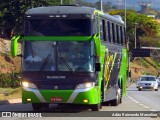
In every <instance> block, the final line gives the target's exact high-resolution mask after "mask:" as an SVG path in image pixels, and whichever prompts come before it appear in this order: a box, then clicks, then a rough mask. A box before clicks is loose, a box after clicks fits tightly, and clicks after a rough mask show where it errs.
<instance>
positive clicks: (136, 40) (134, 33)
mask: <svg viewBox="0 0 160 120" xmlns="http://www.w3.org/2000/svg"><path fill="white" fill-rule="evenodd" d="M134 25H135V30H134V31H135V33H134V35H135V38H134V39H135V42H134V43H135V49H136V48H137V25H138V23H135V24H134Z"/></svg>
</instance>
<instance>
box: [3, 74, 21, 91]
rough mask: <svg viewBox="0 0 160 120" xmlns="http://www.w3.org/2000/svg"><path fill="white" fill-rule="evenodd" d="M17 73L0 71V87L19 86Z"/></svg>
mask: <svg viewBox="0 0 160 120" xmlns="http://www.w3.org/2000/svg"><path fill="white" fill-rule="evenodd" d="M18 75H19V73H0V87H1V88H7V87H11V88H17V87H19V86H20V80H19V79H18Z"/></svg>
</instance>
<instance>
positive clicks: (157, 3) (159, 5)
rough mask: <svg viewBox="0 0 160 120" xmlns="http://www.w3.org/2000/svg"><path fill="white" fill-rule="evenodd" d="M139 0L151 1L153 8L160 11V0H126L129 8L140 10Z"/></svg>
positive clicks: (114, 1)
mask: <svg viewBox="0 0 160 120" xmlns="http://www.w3.org/2000/svg"><path fill="white" fill-rule="evenodd" d="M84 1H86V2H97V1H99V0H84ZM102 1H103V2H107V1H110V2H112V4H115V5H117V1H119V2H124V1H125V0H102ZM138 1H143V2H148V1H149V2H151V7H152V8H153V9H156V10H159V11H160V0H126V5H127V8H129V7H131V8H134V9H137V10H140V7H139V5H138Z"/></svg>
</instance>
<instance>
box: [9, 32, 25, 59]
mask: <svg viewBox="0 0 160 120" xmlns="http://www.w3.org/2000/svg"><path fill="white" fill-rule="evenodd" d="M21 37H22V35H16V36H14V37H13V38H12V39H11V55H12V56H13V57H16V56H17V51H18V40H19V39H20V38H21Z"/></svg>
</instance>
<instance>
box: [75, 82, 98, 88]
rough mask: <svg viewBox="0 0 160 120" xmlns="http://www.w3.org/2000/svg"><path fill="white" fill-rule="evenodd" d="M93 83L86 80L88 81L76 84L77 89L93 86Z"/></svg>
mask: <svg viewBox="0 0 160 120" xmlns="http://www.w3.org/2000/svg"><path fill="white" fill-rule="evenodd" d="M94 86H95V83H94V82H88V83H84V84H79V85H77V87H76V88H77V89H84V88H91V87H94Z"/></svg>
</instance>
